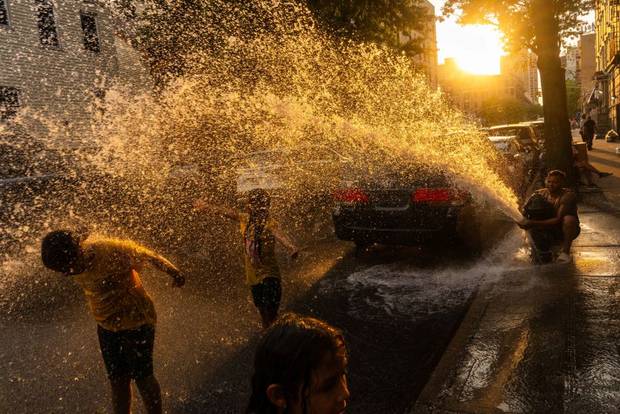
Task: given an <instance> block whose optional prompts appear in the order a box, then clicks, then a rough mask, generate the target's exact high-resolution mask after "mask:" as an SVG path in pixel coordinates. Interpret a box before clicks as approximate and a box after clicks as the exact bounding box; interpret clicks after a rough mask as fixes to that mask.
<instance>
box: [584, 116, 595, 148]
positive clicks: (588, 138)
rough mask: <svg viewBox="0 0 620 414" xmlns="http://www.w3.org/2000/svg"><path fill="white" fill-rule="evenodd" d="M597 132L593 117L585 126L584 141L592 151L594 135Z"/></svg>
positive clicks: (589, 118)
mask: <svg viewBox="0 0 620 414" xmlns="http://www.w3.org/2000/svg"><path fill="white" fill-rule="evenodd" d="M595 130H596V122H594V120H593V119H592V117H590V116H589V117H588V119H587V120H586V122H584V124H583V140H584V142H585V143H586V145H587V146H588V150H590V151H591V150H592V144H593V142H594V134H595Z"/></svg>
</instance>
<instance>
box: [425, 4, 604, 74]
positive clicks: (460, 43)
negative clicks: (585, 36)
mask: <svg viewBox="0 0 620 414" xmlns="http://www.w3.org/2000/svg"><path fill="white" fill-rule="evenodd" d="M430 2H431V3H432V4H433V5H434V6H435V14H437V15H441V7H442V6H443V4H444V3H445V0H430ZM585 20H586V21H588V22H594V13H590V14H589V15H588V16H587V17H586V18H585ZM569 43H573V44H574V43H576V41H569ZM437 47H438V48H439V63H440V64H441V63H443V61H444V59H445V58H447V57H453V58H455V59H456V62H457V63H458V65H459V66H460V67H461V68H462V69H463V70H466V71H468V72H471V73H476V74H483V75H493V74H498V73H499V60H500V56H502V55H505V54H506V53H505V52H504V48H503V46H502V42H501V33H499V31H497V30H496V29H494V28H493V27H491V26H480V25H470V26H460V25H458V24H456V18H454V17H451V18H449V19H446V20H445V21H443V22H438V23H437Z"/></svg>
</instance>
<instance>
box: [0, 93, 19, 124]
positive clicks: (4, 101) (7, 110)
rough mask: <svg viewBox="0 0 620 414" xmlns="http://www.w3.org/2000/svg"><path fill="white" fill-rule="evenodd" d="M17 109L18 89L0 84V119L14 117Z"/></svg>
mask: <svg viewBox="0 0 620 414" xmlns="http://www.w3.org/2000/svg"><path fill="white" fill-rule="evenodd" d="M18 110H19V90H17V89H16V88H10V87H7V86H0V121H5V120H7V119H9V118H12V117H14V116H15V115H16V114H17V111H18Z"/></svg>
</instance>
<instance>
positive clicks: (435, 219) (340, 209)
mask: <svg viewBox="0 0 620 414" xmlns="http://www.w3.org/2000/svg"><path fill="white" fill-rule="evenodd" d="M349 173H351V174H353V173H354V172H353V171H349ZM352 176H353V177H355V178H353V179H350V180H344V181H343V183H344V184H343V187H342V188H340V189H339V190H337V191H336V192H335V193H334V203H335V204H334V210H333V214H332V217H333V222H334V229H335V232H336V236H337V237H338V238H339V239H341V240H347V241H353V242H355V244H356V245H357V247H358V248H363V247H365V246H367V245H370V244H373V243H379V244H392V245H416V244H418V245H419V244H427V243H433V242H440V243H445V242H450V241H454V242H457V243H459V244H461V243H462V244H463V245H464V246H465V247H466V248H467V249H468V250H471V251H480V250H481V249H482V248H483V243H484V242H487V241H490V240H492V239H493V238H492V237H490V236H489V235H488V234H487V236H489V237H486V240H485V237H483V236H484V232H485V231H487V230H488V228H487V227H485V226H484V225H483V224H482V223H483V221H484V220H486V219H487V218H490V217H491V216H492V214H490V213H489V212H488V211H487V209H486V207H484V206H481V205H479V204H477V203H475V202H474V200H473V199H472V197H471V196H470V194H469V193H468V192H467V191H465V190H464V189H459V188H455V187H454V186H453V184H451V182H450V180H449V179H448V178H447V177H446V176H444V175H443V174H441V173H437V171H434V170H433V169H430V168H426V167H424V166H420V167H419V168H417V169H416V172H415V173H413V174H401V173H400V172H398V171H392V172H385V173H384V174H382V175H373V176H371V175H369V174H363V173H360V172H359V171H358V172H355V175H352Z"/></svg>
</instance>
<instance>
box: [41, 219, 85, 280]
mask: <svg viewBox="0 0 620 414" xmlns="http://www.w3.org/2000/svg"><path fill="white" fill-rule="evenodd" d="M84 238H85V237H84V236H83V235H80V234H78V233H76V232H73V231H70V230H56V231H52V232H51V233H48V234H47V235H46V236H45V237H44V238H43V241H42V242H41V259H42V260H43V264H44V265H45V267H47V268H49V269H52V270H54V271H56V272H60V273H62V274H64V275H77V274H80V273H82V272H84V270H85V261H84V254H83V251H82V246H81V242H82V240H83V239H84Z"/></svg>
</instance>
